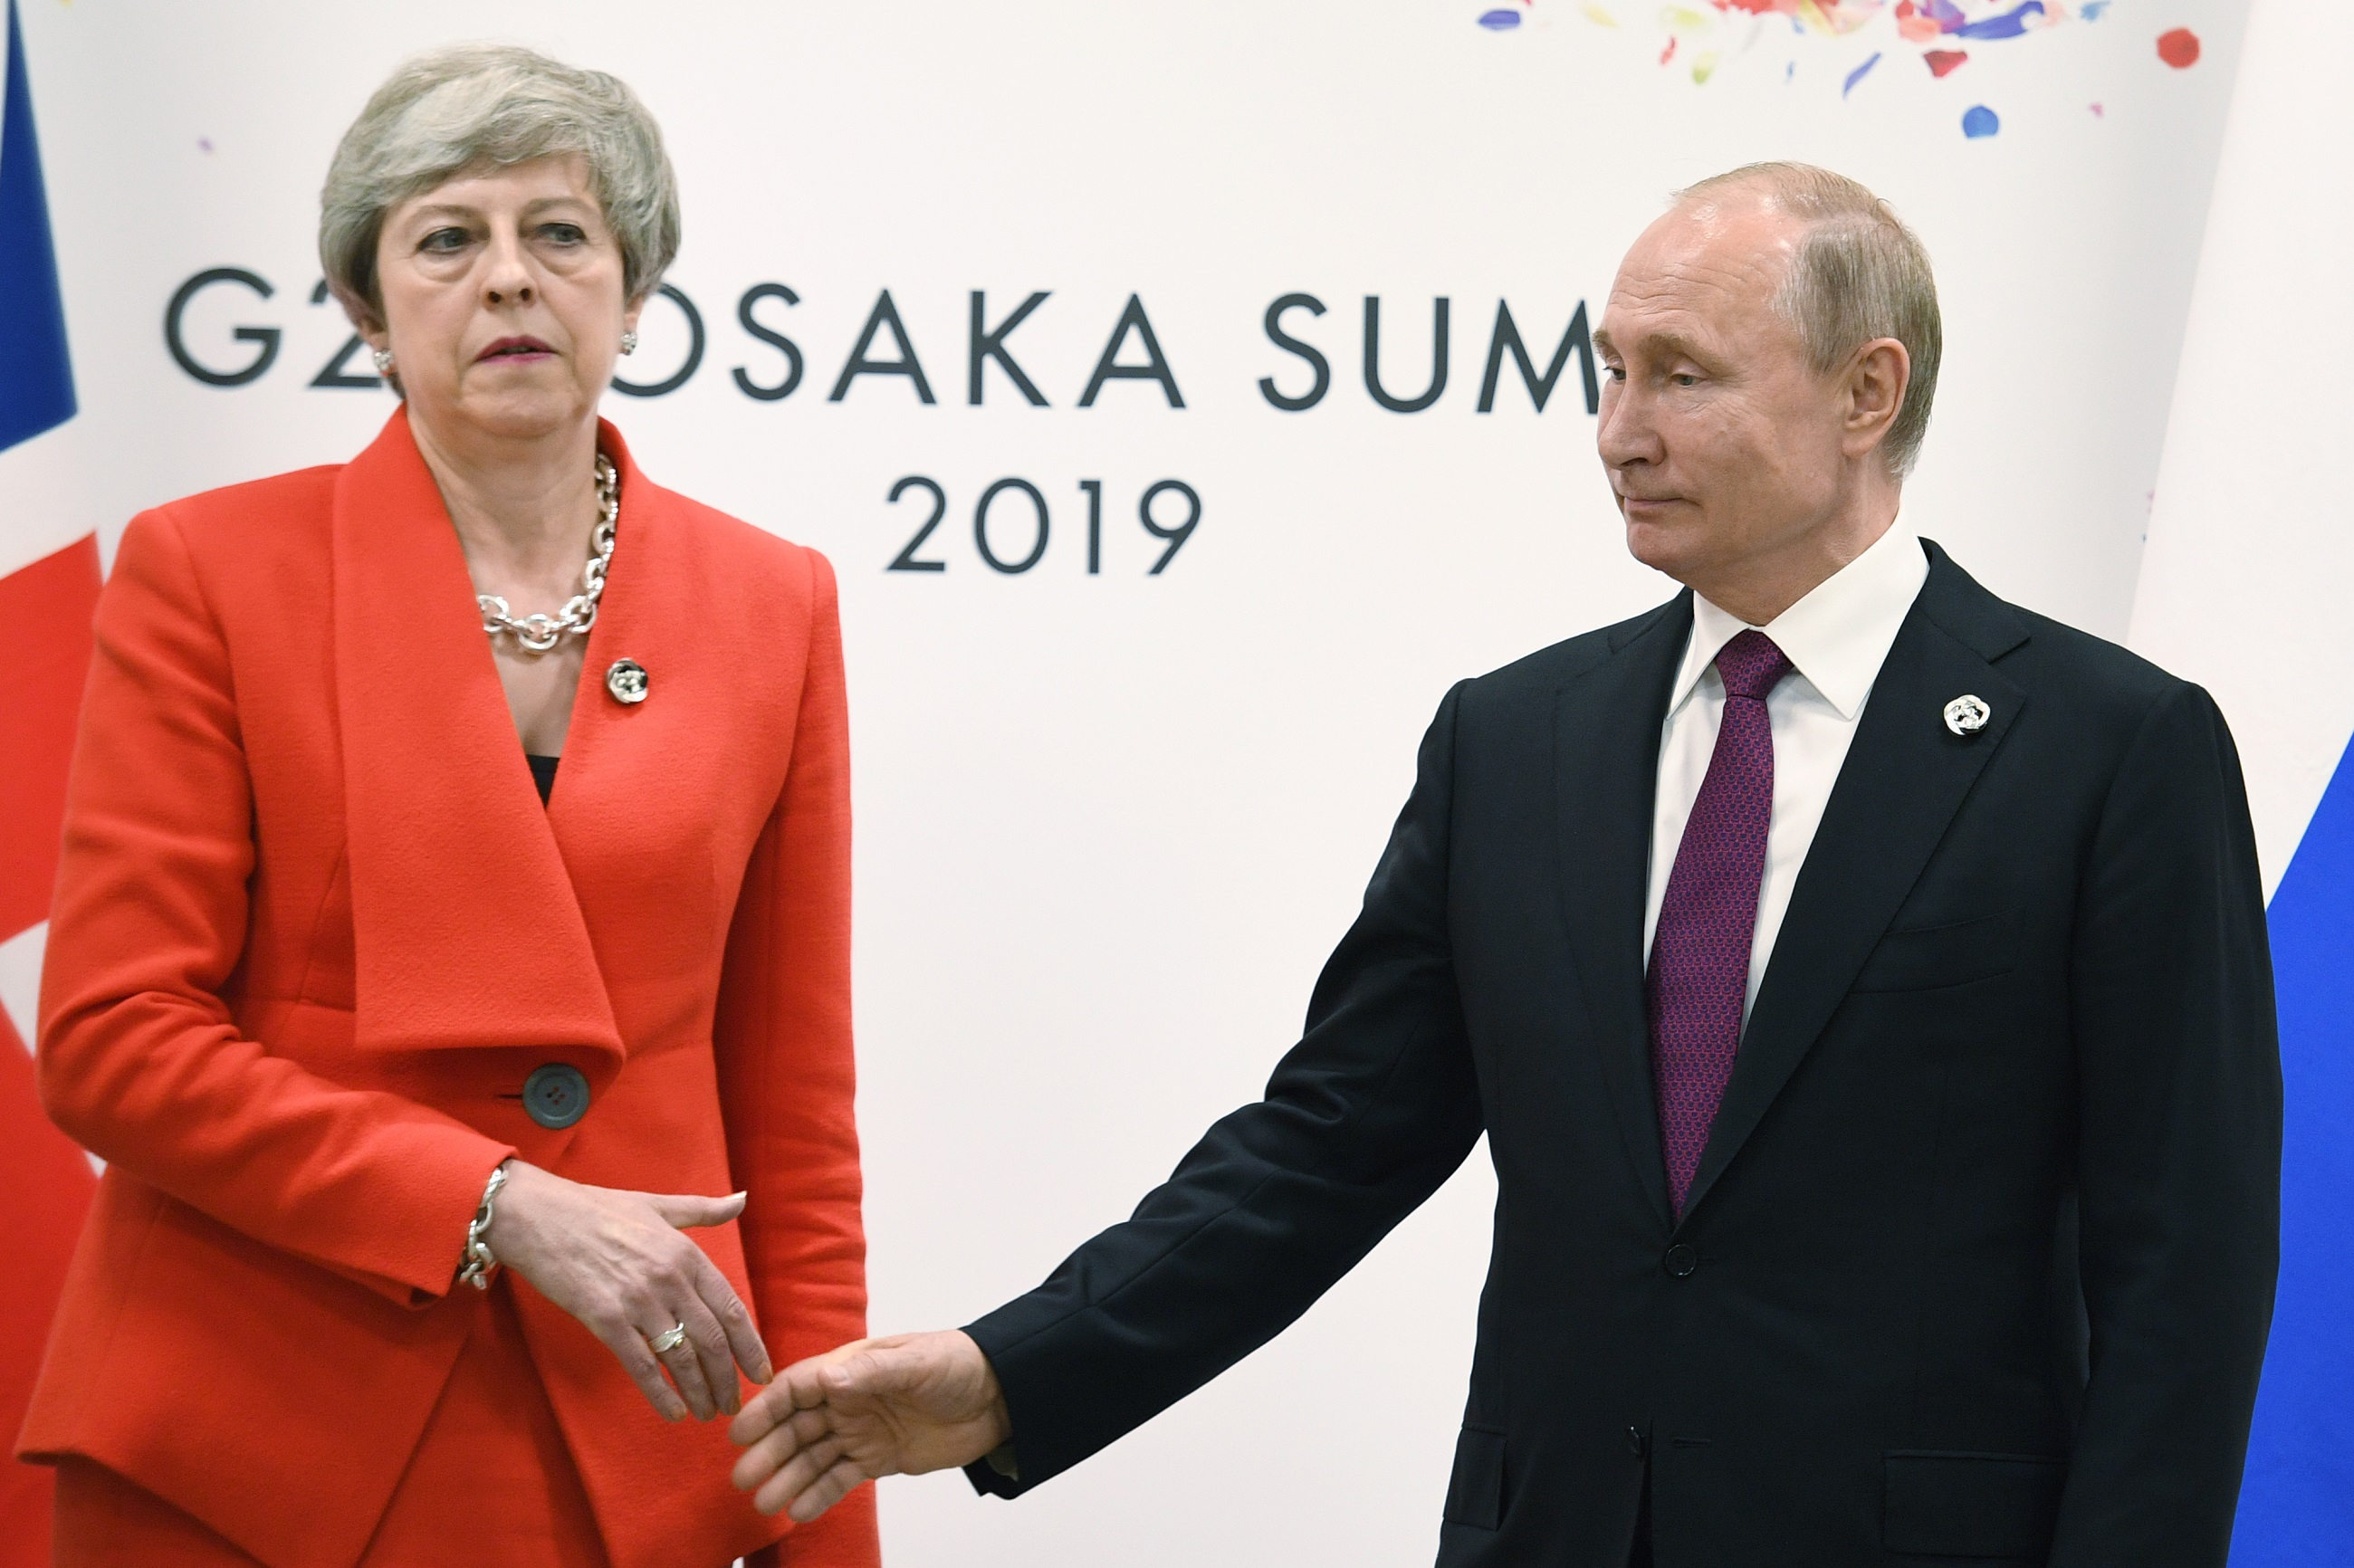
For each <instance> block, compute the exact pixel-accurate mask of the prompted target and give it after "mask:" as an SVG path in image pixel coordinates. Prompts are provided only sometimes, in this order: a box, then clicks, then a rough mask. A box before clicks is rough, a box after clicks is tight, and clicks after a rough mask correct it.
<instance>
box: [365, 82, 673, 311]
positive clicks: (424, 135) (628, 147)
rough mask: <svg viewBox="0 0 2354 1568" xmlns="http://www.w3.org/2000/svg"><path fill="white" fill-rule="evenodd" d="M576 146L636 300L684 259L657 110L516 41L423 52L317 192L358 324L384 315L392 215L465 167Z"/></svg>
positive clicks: (380, 100) (371, 104)
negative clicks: (383, 271) (383, 272)
mask: <svg viewBox="0 0 2354 1568" xmlns="http://www.w3.org/2000/svg"><path fill="white" fill-rule="evenodd" d="M561 154H578V156H579V157H580V158H581V160H582V161H583V162H585V163H586V164H588V185H589V188H590V189H591V190H593V191H594V192H595V193H596V195H597V201H598V204H599V207H602V208H603V209H604V215H605V221H606V223H607V224H608V225H610V227H611V228H612V230H613V234H614V237H615V238H616V239H617V240H619V242H620V248H621V290H622V293H623V295H624V296H625V297H626V298H627V299H628V300H629V301H630V302H632V303H634V302H637V301H640V300H642V299H644V298H645V297H646V296H647V295H648V294H651V293H652V292H653V291H654V287H655V285H657V284H658V283H660V282H661V281H662V275H663V271H664V270H665V269H667V268H668V267H669V266H670V263H671V259H672V258H673V257H674V256H676V255H677V254H678V180H677V177H676V176H675V175H673V174H672V172H671V166H670V157H669V155H668V154H665V153H664V152H663V141H662V131H661V129H660V128H659V127H657V126H656V125H655V124H654V117H653V116H652V114H649V113H648V112H647V111H646V106H645V105H644V104H643V103H642V102H640V101H638V95H637V94H636V93H634V92H631V90H630V89H629V87H628V85H627V84H626V83H624V82H623V81H622V80H621V79H620V78H619V77H613V76H608V75H606V74H605V73H604V72H603V71H599V70H581V69H577V68H576V67H573V66H568V65H565V64H563V63H562V62H561V61H558V60H552V59H550V58H547V57H546V55H543V54H538V53H535V51H533V50H531V49H526V48H517V47H515V46H514V45H511V44H459V45H456V46H453V47H451V48H444V49H436V50H434V51H432V52H431V53H429V54H422V55H419V56H418V57H417V58H414V59H411V60H409V61H408V63H407V64H405V65H403V66H402V67H401V68H400V69H398V70H396V71H394V72H393V73H392V78H391V79H390V80H388V81H387V82H386V83H385V84H384V85H383V86H382V87H380V88H378V89H376V96H375V97H373V98H371V99H369V100H368V101H367V107H366V108H365V109H363V110H361V111H360V117H359V118H358V119H357V120H355V121H354V122H352V128H351V129H350V130H348V131H346V132H344V139H343V142H342V144H341V145H339V146H337V147H336V149H335V159H334V163H333V164H330V165H328V168H327V184H326V186H325V188H324V189H323V190H321V191H320V193H319V260H320V262H321V264H322V265H323V267H324V268H325V269H326V273H327V282H328V284H329V285H330V286H331V287H332V288H333V289H334V291H335V292H336V294H337V295H338V296H339V297H340V298H341V299H342V300H343V302H344V305H345V309H346V310H349V311H350V312H352V313H353V315H354V316H355V318H363V317H364V318H366V320H369V321H373V322H381V321H382V320H383V318H384V295H383V292H382V291H381V289H380V287H379V284H378V280H377V278H376V241H377V239H378V238H380V237H381V236H382V234H383V232H384V220H385V217H386V215H387V214H388V213H390V212H391V211H392V209H393V208H395V207H398V206H399V205H400V204H401V203H402V202H404V201H407V200H408V198H409V197H411V196H418V195H420V194H422V193H423V192H426V191H429V190H431V189H432V188H433V187H434V186H436V185H440V184H441V183H442V182H443V181H445V180H448V179H450V178H451V177H452V176H453V175H460V174H463V173H465V172H467V171H468V170H481V169H492V168H499V167H503V166H504V165H506V164H521V163H525V162H528V161H529V160H531V159H533V158H545V157H550V156H557V155H561Z"/></svg>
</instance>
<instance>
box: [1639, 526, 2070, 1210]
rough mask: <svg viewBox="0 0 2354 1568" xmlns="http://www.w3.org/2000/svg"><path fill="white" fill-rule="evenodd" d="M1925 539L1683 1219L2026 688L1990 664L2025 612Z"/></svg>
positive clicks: (1823, 1009) (1858, 962)
mask: <svg viewBox="0 0 2354 1568" xmlns="http://www.w3.org/2000/svg"><path fill="white" fill-rule="evenodd" d="M1928 548H1929V554H1930V569H1929V577H1928V580H1927V582H1925V584H1924V585H1923V586H1922V589H1921V594H1920V597H1919V598H1918V599H1915V600H1914V604H1913V609H1912V611H1911V613H1910V614H1909V615H1907V616H1906V618H1905V620H1904V624H1903V629H1902V630H1899V631H1898V633H1897V635H1896V641H1895V643H1894V644H1893V646H1892V647H1891V648H1890V649H1889V651H1888V658H1887V660H1886V662H1884V663H1882V666H1881V670H1880V676H1879V678H1878V679H1877V680H1876V681H1875V682H1874V683H1872V696H1871V700H1870V701H1869V703H1868V704H1867V705H1866V706H1865V708H1864V713H1863V718H1862V720H1861V723H1860V724H1859V725H1858V726H1857V729H1856V735H1855V740H1854V743H1853V744H1852V745H1851V746H1850V748H1849V750H1848V755H1847V761H1846V763H1845V764H1844V765H1843V766H1842V767H1841V768H1840V776H1839V781H1838V783H1837V784H1836V785H1835V786H1834V787H1833V788H1832V790H1831V798H1830V800H1829V804H1828V806H1827V807H1826V808H1825V809H1824V811H1823V820H1822V824H1821V826H1820V827H1819V828H1818V829H1817V830H1816V832H1815V842H1814V844H1813V846H1812V847H1811V848H1810V849H1809V850H1808V854H1807V859H1806V863H1805V864H1804V865H1803V866H1802V867H1801V868H1800V869H1799V872H1798V880H1797V885H1796V886H1795V887H1794V888H1793V889H1792V890H1791V895H1790V906H1789V909H1788V912H1787V914H1786V915H1785V916H1783V920H1782V928H1781V931H1780V932H1779V934H1778V935H1777V936H1776V938H1775V941H1774V955H1773V958H1772V959H1771V960H1770V961H1769V962H1768V964H1767V966H1766V969H1765V980H1764V982H1763V983H1762V984H1761V985H1760V986H1759V988H1758V991H1757V1001H1756V1004H1755V1006H1754V1007H1753V1008H1752V1009H1751V1012H1750V1016H1749V1025H1748V1028H1747V1029H1746V1031H1745V1032H1744V1033H1743V1035H1742V1039H1741V1047H1740V1051H1739V1053H1738V1054H1736V1055H1735V1057H1734V1067H1733V1078H1732V1081H1731V1082H1730V1083H1728V1084H1727V1085H1726V1086H1725V1091H1724V1098H1723V1102H1722V1103H1721V1104H1719V1106H1718V1107H1717V1112H1716V1121H1715V1123H1714V1125H1713V1126H1712V1128H1710V1130H1709V1140H1708V1147H1707V1148H1706V1149H1705V1150H1703V1151H1702V1155H1701V1161H1700V1169H1699V1171H1697V1172H1696V1173H1695V1174H1694V1176H1693V1178H1692V1184H1691V1192H1689V1193H1688V1194H1687V1195H1686V1197H1685V1200H1684V1216H1685V1223H1687V1224H1689V1223H1690V1220H1691V1214H1692V1213H1693V1212H1694V1211H1696V1210H1697V1209H1698V1208H1699V1207H1700V1205H1701V1203H1702V1201H1703V1200H1705V1199H1706V1198H1707V1196H1708V1193H1709V1190H1710V1188H1711V1187H1712V1186H1713V1185H1714V1184H1715V1182H1716V1179H1717V1178H1718V1177H1719V1176H1720V1175H1722V1174H1723V1171H1724V1169H1725V1167H1726V1166H1727V1165H1729V1164H1730V1163H1731V1162H1732V1161H1733V1159H1734V1156H1736V1155H1737V1154H1739V1153H1740V1152H1741V1147H1742V1145H1743V1144H1744V1143H1745V1142H1746V1141H1747V1140H1748V1139H1749V1137H1750V1135H1751V1134H1752V1133H1754V1132H1755V1130H1756V1129H1757V1125H1758V1123H1759V1122H1760V1121H1761V1120H1763V1119H1764V1118H1765V1112H1766V1110H1767V1108H1768V1107H1770V1106H1772V1104H1773V1103H1774V1099H1775V1097H1776V1096H1777V1095H1779V1094H1780V1093H1781V1092H1782V1088H1783V1086H1785V1085H1786V1084H1787V1083H1788V1082H1789V1081H1790V1076H1791V1075H1792V1074H1793V1073H1795V1072H1796V1071H1797V1067H1798V1064H1799V1063H1800V1062H1801V1061H1802V1060H1803V1059H1804V1058H1805V1056H1806V1054H1807V1052H1808V1050H1809V1049H1811V1048H1812V1046H1813V1044H1814V1043H1815V1040H1816V1038H1817V1037H1818V1036H1819V1035H1820V1034H1821V1033H1822V1031H1823V1028H1824V1026H1825V1025H1827V1024H1828V1023H1829V1022H1830V1019H1831V1014H1832V1013H1833V1012H1837V1011H1838V1009H1839V1006H1840V1002H1841V1001H1844V1000H1845V999H1846V996H1847V992H1848V987H1849V986H1850V984H1852V983H1853V981H1854V980H1855V977H1856V974H1857V972H1858V971H1859V970H1860V969H1862V967H1863V961H1864V959H1866V958H1867V957H1869V956H1870V955H1871V952H1872V947H1873V946H1874V945H1875V944H1876V943H1877V942H1878V941H1879V940H1880V938H1881V936H1882V934H1883V933H1884V932H1885V931H1886V930H1887V929H1888V926H1889V923H1890V921H1891V920H1893V918H1894V917H1895V915H1896V911H1897V909H1898V907H1899V906H1902V905H1903V902H1904V897H1905V895H1907V894H1908V893H1910V892H1911V891H1912V889H1913V885H1914V883H1915V882H1916V881H1917V880H1919V878H1920V875H1921V872H1922V870H1923V868H1924V867H1925V866H1926V865H1927V864H1928V862H1929V857H1930V856H1931V855H1932V854H1933V853H1935V851H1936V848H1937V844H1938V842H1939V841H1940V840H1942V839H1943V838H1944V837H1945V833H1946V826H1947V824H1948V823H1950V822H1951V821H1953V819H1954V813H1955V812H1956V811H1957V810H1960V809H1961V805H1962V801H1963V799H1964V798H1965V797H1966V796H1967V795H1968V793H1969V790H1970V786H1971V785H1972V784H1973V783H1975V782H1976V781H1977V779H1978V775H1979V773H1980V772H1982V771H1983V770H1984V769H1985V768H1986V765H1987V763H1988V760H1989V759H1991V758H1993V756H1994V754H1995V752H1996V751H1997V750H1999V748H2000V747H2001V746H2002V742H2003V737H2004V736H2005V735H2007V734H2008V733H2009V729H2010V726H2011V725H2012V723H2013V722H2014V721H2016V720H2017V718H2018V716H2019V711H2020V706H2021V705H2023V704H2024V702H2025V700H2026V697H2025V694H2024V693H2022V692H2021V691H2020V689H2019V687H2018V686H2016V685H2014V684H2013V683H2011V682H2010V681H2009V680H2008V679H2006V678H2005V677H2004V676H2003V675H2002V674H2001V673H1999V672H1998V671H1997V670H1996V669H1995V667H1994V665H1993V664H1992V662H1991V661H1992V660H1994V659H1997V658H1999V657H2000V656H2001V655H2002V654H2004V653H2006V652H2009V651H2010V650H2011V649H2013V648H2016V647H2017V646H2019V645H2020V643H2021V642H2023V641H2026V640H2027V627H2026V623H2025V622H2024V621H2023V620H2021V619H2020V616H2019V614H2018V613H2017V612H2016V611H2015V610H2012V609H2010V608H2009V606H2008V605H2005V604H2004V603H2003V602H2002V601H2001V600H1999V599H1996V598H1995V597H1994V596H1993V595H1992V594H1989V593H1988V592H1987V591H1986V589H1984V588H1980V587H1979V586H1978V584H1977V583H1976V582H1974V581H1972V580H1971V578H1970V577H1969V576H1968V574H1967V573H1966V572H1964V571H1963V570H1962V569H1961V568H1960V567H1956V566H1955V565H1954V564H1953V562H1952V561H1951V560H1949V559H1947V558H1946V555H1945V552H1943V551H1942V550H1939V549H1938V548H1937V547H1936V546H1934V545H1931V546H1928ZM1964 693H1974V694H1977V695H1978V696H1979V697H1981V698H1984V699H1985V700H1986V702H1987V703H1988V705H1989V706H1990V707H1991V708H1992V709H1993V715H1992V716H1991V717H1990V718H1989V719H1988V721H1987V724H1986V727H1985V728H1983V729H1981V730H1979V731H1978V733H1977V734H1975V735H1968V736H1959V735H1956V734H1954V733H1953V732H1952V731H1951V730H1949V729H1948V728H1947V727H1946V722H1945V716H1944V713H1945V706H1946V704H1947V703H1948V702H1950V701H1951V700H1953V699H1954V698H1955V697H1957V696H1960V695H1961V694H1964Z"/></svg>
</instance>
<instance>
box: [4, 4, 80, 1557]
mask: <svg viewBox="0 0 2354 1568" xmlns="http://www.w3.org/2000/svg"><path fill="white" fill-rule="evenodd" d="M5 83H6V85H5V93H6V98H5V101H0V627H5V629H6V633H7V639H8V677H7V679H6V680H5V681H0V1236H5V1237H6V1238H7V1256H6V1260H5V1268H6V1283H5V1285H4V1286H0V1436H5V1438H7V1439H9V1440H10V1441H11V1442H12V1443H13V1441H14V1439H15V1436H16V1428H17V1426H18V1425H20V1424H21V1423H22V1422H23V1420H24V1416H25V1405H26V1402H27V1397H28V1396H29V1395H30V1393H31V1392H32V1386H33V1374H34V1372H35V1371H36V1369H37V1367H38V1366H39V1364H40V1356H41V1347H42V1344H43V1342H44V1341H45V1340H47V1339H48V1328H49V1315H50V1313H51V1312H52V1311H53V1310H54V1309H55V1308H56V1305H57V1299H58V1287H59V1285H60V1283H61V1282H62V1281H63V1280H64V1277H65V1270H66V1263H67V1260H68V1258H69V1256H70V1255H71V1253H72V1251H73V1244H74V1238H75V1236H76V1235H77V1234H79V1233H80V1229H81V1221H82V1215H83V1213H84V1212H85V1211H86V1210H87V1209H88V1208H89V1206H90V1185H91V1178H90V1166H89V1164H88V1163H87V1162H86V1161H85V1160H84V1159H83V1156H82V1153H81V1151H80V1150H78V1149H76V1148H75V1147H74V1146H73V1145H72V1144H71V1143H69V1141H67V1139H66V1138H65V1135H64V1134H62V1133H60V1132H58V1130H57V1129H56V1128H52V1127H51V1126H50V1125H49V1123H48V1118H46V1117H44V1116H43V1115H42V1114H41V1107H40V1104H39V1102H38V1100H37V1099H36V1098H35V1097H34V1093H33V1060H32V1055H31V1054H30V1049H29V1046H30V1043H31V1040H32V1037H33V1005H34V997H35V994H36V992H37V990H38V987H39V981H40V955H41V941H42V937H43V934H44V933H45V932H46V931H47V929H48V913H49V885H50V884H51V883H52V882H54V881H55V880H56V878H57V871H58V828H59V823H60V821H61V819H62V817H63V815H64V810H65V789H66V762H67V758H68V755H69V752H70V750H71V747H72V745H73V726H74V715H75V714H76V713H77V711H78V710H79V708H80V704H81V688H82V678H83V675H84V673H86V672H87V670H88V668H89V665H90V613H91V611H92V610H93V609H95V608H96V605H97V602H98V582H99V560H98V540H97V536H96V535H94V534H92V533H91V532H90V522H89V519H87V518H77V517H72V516H69V515H66V514H67V513H68V512H69V511H70V510H71V507H70V505H69V503H66V502H64V501H63V500H61V498H62V497H66V496H69V495H70V494H71V493H72V485H71V483H70V477H71V476H70V472H69V463H68V462H67V461H66V460H67V457H68V454H67V453H65V452H64V451H62V450H60V447H59V441H58V437H57V436H56V435H53V434H51V432H53V431H55V430H56V429H57V428H58V426H61V425H63V424H65V423H66V421H67V420H69V419H70V418H73V416H74V408H75V403H74V384H73V366H72V362H71V361H70V360H69V358H68V357H67V354H66V319H65V302H64V297H63V295H62V293H61V292H60V291H59V289H58V267H57V254H56V248H55V246H54V245H53V244H52V243H51V241H50V237H49V212H48V194H47V191H46V189H45V187H44V185H43V184H42V180H41V149H40V143H39V142H38V141H37V138H36V137H35V134H34V122H33V94H32V90H31V85H30V72H29V71H28V70H27V67H26V62H25V41H24V35H23V32H22V29H21V28H20V26H19V25H18V23H17V18H16V0H8V61H7V75H6V78H5ZM44 438H47V439H44ZM48 1561H49V1472H48V1470H46V1469H40V1468H37V1467H32V1466H28V1465H18V1464H13V1463H10V1462H8V1461H7V1460H5V1458H0V1568H38V1565H41V1564H46V1563H48Z"/></svg>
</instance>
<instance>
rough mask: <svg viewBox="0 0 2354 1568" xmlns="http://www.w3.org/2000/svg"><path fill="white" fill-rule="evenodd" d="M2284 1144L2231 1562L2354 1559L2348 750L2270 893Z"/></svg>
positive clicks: (2353, 1069) (2319, 1563) (2321, 1565)
mask: <svg viewBox="0 0 2354 1568" xmlns="http://www.w3.org/2000/svg"><path fill="white" fill-rule="evenodd" d="M2271 927H2272V944H2273V977H2274V990H2275V992H2276V994H2277V995H2278V997H2279V999H2280V1042H2281V1072H2282V1075H2283V1077H2284V1078H2285V1080H2286V1088H2287V1099H2288V1108H2287V1125H2286V1128H2285V1132H2286V1141H2285V1147H2284V1149H2283V1152H2282V1160H2281V1271H2280V1298H2279V1304H2278V1305H2277V1306H2276V1307H2275V1308H2274V1312H2273V1337H2272V1344H2271V1347H2270V1349H2269V1350H2268V1351H2267V1352H2266V1354H2265V1357H2264V1388H2263V1390H2262V1392H2261V1393H2258V1394H2257V1396H2256V1425H2255V1431H2254V1433H2253V1435H2252V1436H2251V1438H2250V1440H2249V1445H2248V1478H2247V1482H2246V1485H2245V1486H2244V1487H2243V1489H2242V1490H2241V1493H2240V1520H2239V1528H2238V1530H2237V1531H2235V1532H2234V1533H2233V1537H2232V1568H2349V1565H2354V1245H2349V1233H2348V1213H2349V1209H2354V747H2349V748H2348V750H2347V753H2346V756H2345V757H2343V758H2340V759H2339V760H2338V772H2337V776H2336V777H2335V778H2333V779H2330V781H2329V789H2328V790H2327V793H2325V794H2324V795H2323V796H2322V798H2321V806H2320V808H2319V809H2318V810H2316V811H2315V812H2314V814H2313V821H2312V822H2311V823H2310V824H2309V825H2308V826H2307V827H2306V830H2305V837H2304V839H2303V840H2302V841H2301V842H2299V843H2298V844H2297V847H2296V858H2295V859H2294V860H2292V861H2290V862H2289V867H2288V874H2287V875H2286V876H2285V877H2283V878H2282V879H2281V885H2280V887H2279V889H2278V890H2277V891H2276V892H2274V895H2273V902H2272V909H2271Z"/></svg>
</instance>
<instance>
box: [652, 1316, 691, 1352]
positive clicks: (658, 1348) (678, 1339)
mask: <svg viewBox="0 0 2354 1568" xmlns="http://www.w3.org/2000/svg"><path fill="white" fill-rule="evenodd" d="M684 1343H686V1325H685V1324H684V1323H673V1324H672V1325H671V1326H670V1327H669V1328H668V1329H666V1330H663V1332H661V1333H659V1334H656V1335H655V1336H654V1337H653V1338H652V1339H651V1340H647V1341H646V1344H647V1347H648V1348H649V1349H651V1350H652V1351H653V1353H654V1354H656V1355H658V1356H666V1355H668V1354H670V1352H671V1351H674V1350H676V1349H678V1348H679V1346H681V1345H683V1344H684Z"/></svg>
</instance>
